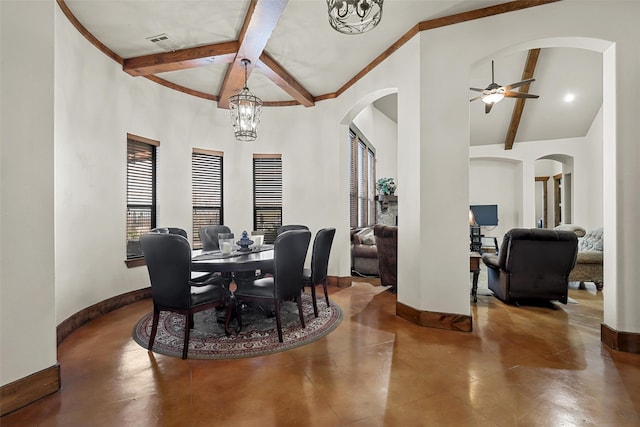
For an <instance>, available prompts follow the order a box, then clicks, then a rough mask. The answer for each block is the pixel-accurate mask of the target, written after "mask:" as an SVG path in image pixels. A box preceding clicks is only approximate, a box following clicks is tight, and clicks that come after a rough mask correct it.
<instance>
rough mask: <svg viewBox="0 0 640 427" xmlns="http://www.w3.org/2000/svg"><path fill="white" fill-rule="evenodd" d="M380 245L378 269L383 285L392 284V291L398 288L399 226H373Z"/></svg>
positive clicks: (377, 243)
mask: <svg viewBox="0 0 640 427" xmlns="http://www.w3.org/2000/svg"><path fill="white" fill-rule="evenodd" d="M373 234H374V235H375V237H376V246H377V247H378V270H379V271H380V283H381V284H382V286H391V292H393V293H395V292H396V291H397V289H398V282H397V277H398V227H397V226H393V225H382V224H377V225H375V226H374V227H373Z"/></svg>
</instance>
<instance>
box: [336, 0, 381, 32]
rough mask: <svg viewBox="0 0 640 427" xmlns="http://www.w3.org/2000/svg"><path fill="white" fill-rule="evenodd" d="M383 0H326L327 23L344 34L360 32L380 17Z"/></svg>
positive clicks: (364, 30) (372, 25) (372, 24)
mask: <svg viewBox="0 0 640 427" xmlns="http://www.w3.org/2000/svg"><path fill="white" fill-rule="evenodd" d="M383 1H384V0H327V6H328V8H329V23H330V24H331V26H332V27H333V29H334V30H336V31H339V32H341V33H344V34H362V33H366V32H367V31H369V30H371V29H373V28H374V27H375V26H376V25H378V24H379V23H380V19H382V2H383Z"/></svg>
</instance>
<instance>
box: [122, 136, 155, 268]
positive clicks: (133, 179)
mask: <svg viewBox="0 0 640 427" xmlns="http://www.w3.org/2000/svg"><path fill="white" fill-rule="evenodd" d="M159 145H160V142H158V141H154V140H152V139H148V138H143V137H140V136H136V135H132V134H127V260H132V259H136V258H142V248H141V247H140V236H142V235H143V234H144V233H147V232H149V231H151V229H152V228H155V226H156V156H157V153H156V150H157V147H158V146H159Z"/></svg>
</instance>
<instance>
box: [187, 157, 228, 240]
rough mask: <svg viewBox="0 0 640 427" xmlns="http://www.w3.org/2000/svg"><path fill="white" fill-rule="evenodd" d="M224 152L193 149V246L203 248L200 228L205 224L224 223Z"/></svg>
mask: <svg viewBox="0 0 640 427" xmlns="http://www.w3.org/2000/svg"><path fill="white" fill-rule="evenodd" d="M222 155H223V153H222V152H219V151H208V150H201V149H198V148H194V149H193V153H192V155H191V182H192V183H191V194H192V203H193V247H194V248H196V249H200V248H202V243H201V242H200V235H199V233H198V230H200V228H201V227H204V226H205V225H219V224H223V221H224V219H223V215H222V212H223V211H222Z"/></svg>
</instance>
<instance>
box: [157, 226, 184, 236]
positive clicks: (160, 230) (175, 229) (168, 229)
mask: <svg viewBox="0 0 640 427" xmlns="http://www.w3.org/2000/svg"><path fill="white" fill-rule="evenodd" d="M151 232H152V233H165V234H177V235H178V236H182V237H184V238H185V239H188V237H187V232H186V231H184V230H183V229H182V228H178V227H158V228H154V229H153V230H151Z"/></svg>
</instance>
